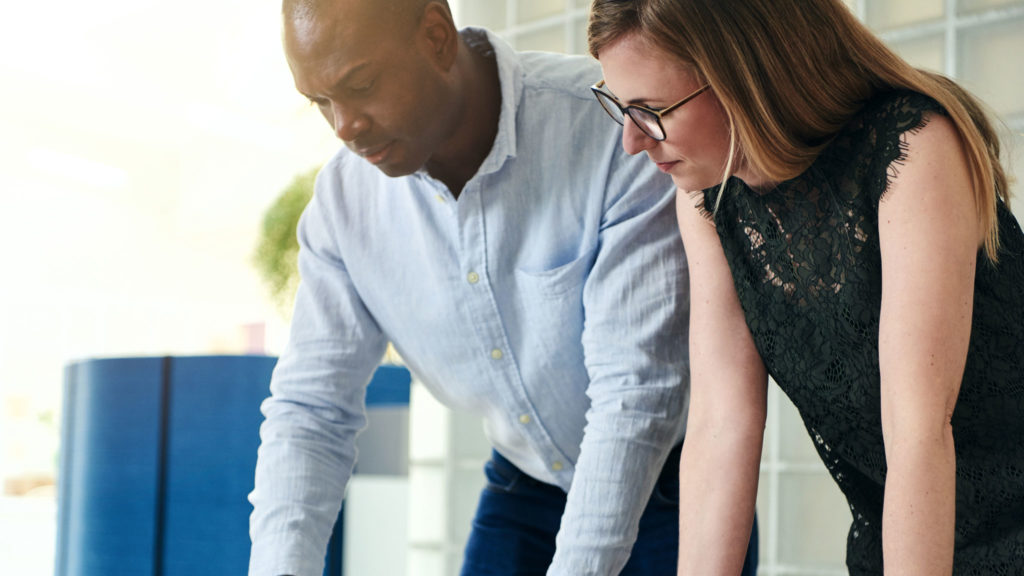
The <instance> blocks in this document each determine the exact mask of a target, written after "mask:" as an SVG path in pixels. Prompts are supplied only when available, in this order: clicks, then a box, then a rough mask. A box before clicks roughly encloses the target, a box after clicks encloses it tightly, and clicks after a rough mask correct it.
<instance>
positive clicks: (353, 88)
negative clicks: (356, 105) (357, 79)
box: [348, 80, 375, 94]
mask: <svg viewBox="0 0 1024 576" xmlns="http://www.w3.org/2000/svg"><path fill="white" fill-rule="evenodd" d="M374 82H375V80H369V81H366V82H362V83H359V84H352V85H350V86H349V87H348V89H349V92H353V93H356V94H358V93H360V92H369V91H370V90H371V89H372V88H373V85H374Z"/></svg>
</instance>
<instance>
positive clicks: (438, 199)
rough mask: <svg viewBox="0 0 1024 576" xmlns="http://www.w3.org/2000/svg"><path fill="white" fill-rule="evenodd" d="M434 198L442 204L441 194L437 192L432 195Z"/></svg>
mask: <svg viewBox="0 0 1024 576" xmlns="http://www.w3.org/2000/svg"><path fill="white" fill-rule="evenodd" d="M434 198H436V199H437V201H438V202H440V203H441V204H444V196H441V195H440V194H438V195H436V196H434Z"/></svg>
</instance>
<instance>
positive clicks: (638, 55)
mask: <svg viewBox="0 0 1024 576" xmlns="http://www.w3.org/2000/svg"><path fill="white" fill-rule="evenodd" d="M598 61H599V62H600V63H601V70H602V72H603V73H604V79H605V85H606V86H607V87H608V89H609V90H610V91H611V92H612V93H614V94H616V95H617V96H619V97H627V98H628V97H629V96H630V95H633V94H634V93H636V92H644V93H646V92H649V91H651V89H653V88H659V89H663V88H667V87H668V86H667V85H668V84H673V83H674V82H675V81H677V80H679V79H691V78H692V77H693V75H694V72H693V67H692V66H690V65H688V64H686V63H684V62H682V61H681V60H680V59H679V58H678V57H676V56H674V55H672V54H669V53H668V52H666V51H665V50H663V49H662V48H660V47H658V46H657V45H655V44H653V43H651V42H649V41H647V40H645V39H643V38H642V37H640V36H639V35H638V34H635V33H634V34H627V35H625V36H623V37H622V38H620V39H618V40H616V41H615V42H612V43H611V44H609V45H608V46H606V47H605V48H603V49H602V50H601V53H600V54H599V55H598Z"/></svg>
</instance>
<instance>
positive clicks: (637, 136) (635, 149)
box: [622, 115, 658, 156]
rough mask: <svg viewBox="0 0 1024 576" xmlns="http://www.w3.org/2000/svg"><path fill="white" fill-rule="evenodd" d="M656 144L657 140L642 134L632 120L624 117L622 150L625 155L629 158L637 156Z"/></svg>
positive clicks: (627, 116)
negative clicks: (629, 156)
mask: <svg viewBox="0 0 1024 576" xmlns="http://www.w3.org/2000/svg"><path fill="white" fill-rule="evenodd" d="M657 143H658V141H657V140H655V139H654V138H651V137H650V136H648V135H647V134H644V131H643V130H641V129H640V128H639V127H638V126H637V125H636V122H634V121H633V118H631V117H630V116H629V115H626V118H625V121H624V122H623V123H622V149H623V150H625V151H626V154H629V155H631V156H632V155H633V154H639V153H640V152H643V151H644V150H647V149H649V148H652V147H653V146H655V145H656V144H657Z"/></svg>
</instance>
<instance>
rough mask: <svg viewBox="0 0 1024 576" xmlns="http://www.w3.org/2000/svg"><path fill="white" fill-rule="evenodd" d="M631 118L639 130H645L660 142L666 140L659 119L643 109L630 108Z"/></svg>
mask: <svg viewBox="0 0 1024 576" xmlns="http://www.w3.org/2000/svg"><path fill="white" fill-rule="evenodd" d="M626 111H627V112H628V113H629V117H630V118H632V119H633V122H635V123H636V125H637V128H640V129H641V130H643V132H644V134H647V135H648V136H650V137H651V138H653V139H655V140H658V141H659V142H660V141H661V140H664V139H665V131H664V130H662V129H661V122H659V121H658V117H657V116H655V115H654V114H651V113H650V112H648V111H646V110H644V109H642V108H628V109H627V110H626Z"/></svg>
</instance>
